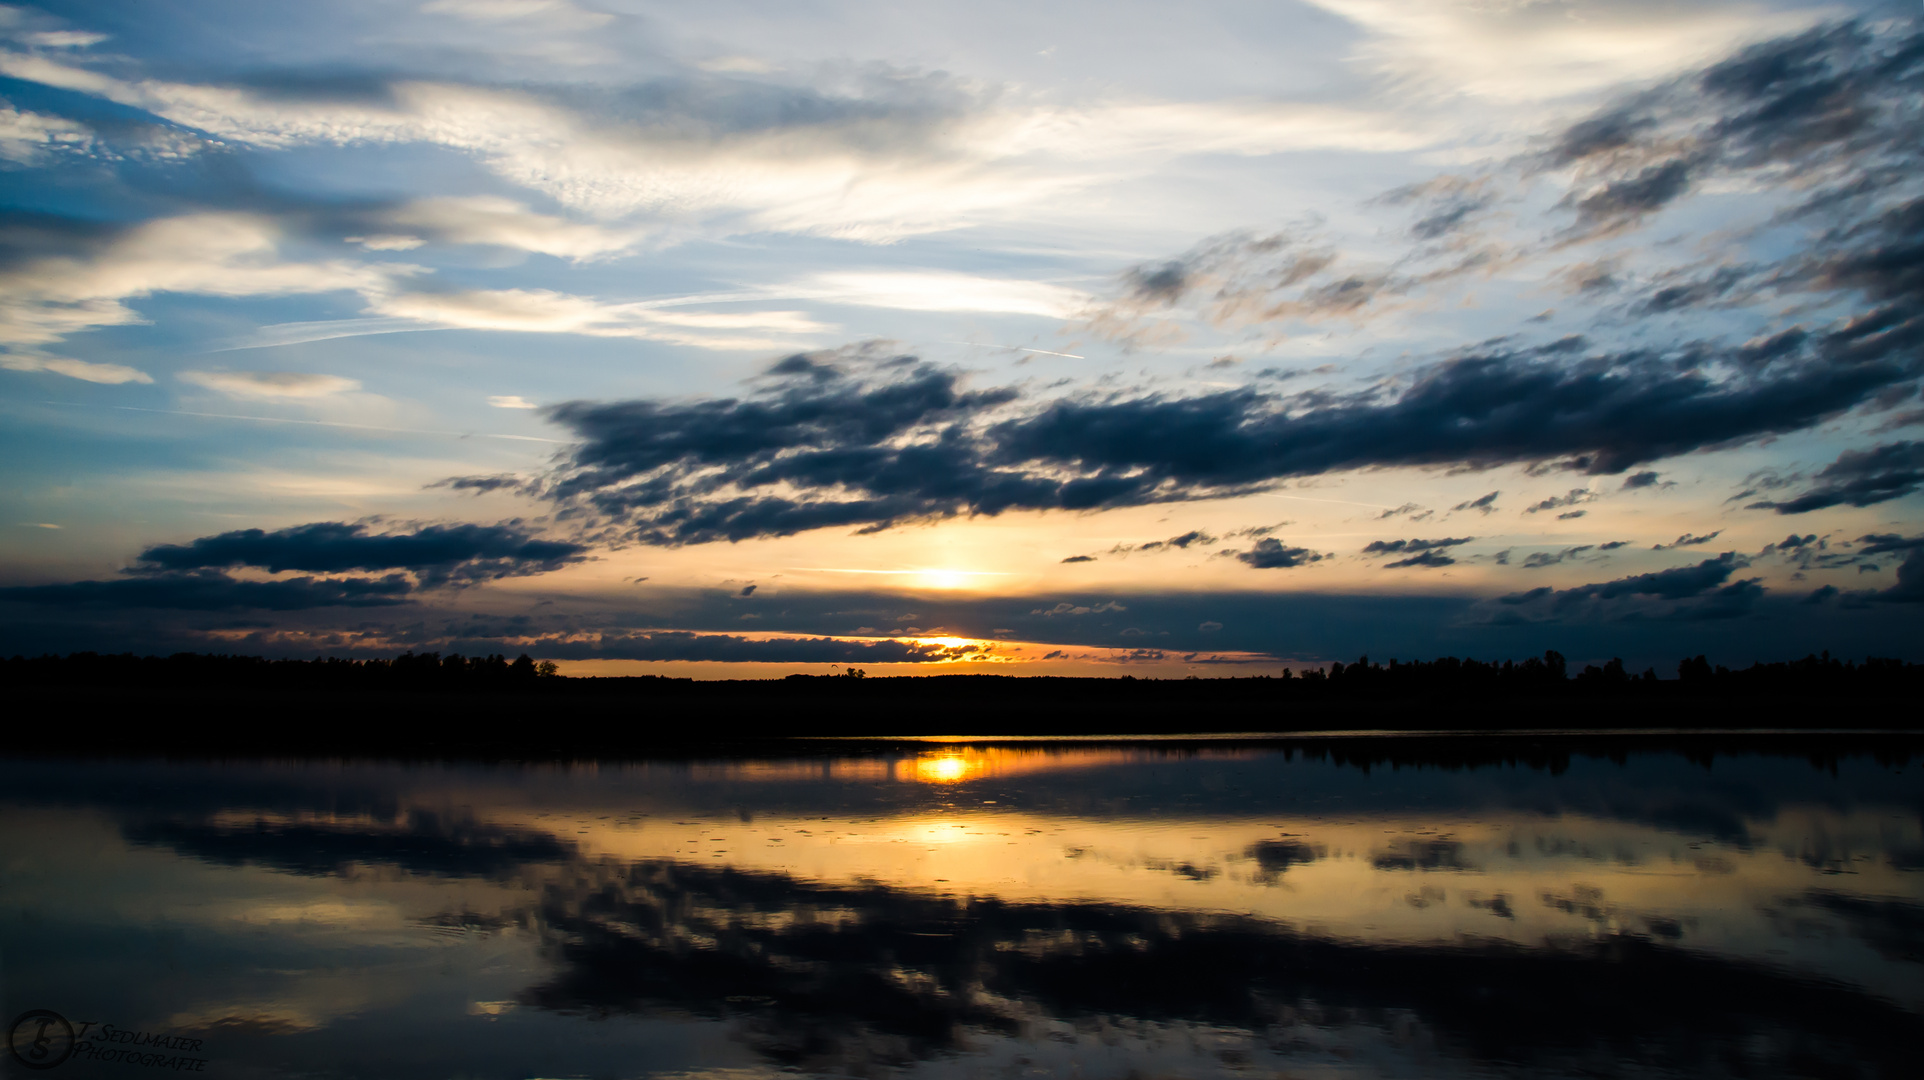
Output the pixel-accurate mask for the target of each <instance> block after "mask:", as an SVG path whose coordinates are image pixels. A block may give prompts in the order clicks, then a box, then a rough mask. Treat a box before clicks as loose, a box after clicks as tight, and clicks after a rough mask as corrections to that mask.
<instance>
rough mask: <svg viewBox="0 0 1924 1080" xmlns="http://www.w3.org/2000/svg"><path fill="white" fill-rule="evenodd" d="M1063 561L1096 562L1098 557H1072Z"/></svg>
mask: <svg viewBox="0 0 1924 1080" xmlns="http://www.w3.org/2000/svg"><path fill="white" fill-rule="evenodd" d="M1062 561H1063V562H1065V563H1080V562H1095V561H1096V557H1095V556H1094V555H1071V556H1069V557H1068V558H1066V559H1064V560H1062Z"/></svg>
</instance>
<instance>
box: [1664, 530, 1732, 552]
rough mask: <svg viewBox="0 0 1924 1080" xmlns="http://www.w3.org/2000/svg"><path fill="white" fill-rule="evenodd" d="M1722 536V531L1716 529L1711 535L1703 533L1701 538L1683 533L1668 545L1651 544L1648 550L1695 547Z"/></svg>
mask: <svg viewBox="0 0 1924 1080" xmlns="http://www.w3.org/2000/svg"><path fill="white" fill-rule="evenodd" d="M1723 534H1724V531H1723V530H1722V529H1718V530H1717V531H1716V532H1713V533H1705V534H1704V535H1702V536H1698V535H1696V534H1694V533H1685V534H1683V535H1682V536H1679V537H1677V538H1676V539H1675V540H1672V541H1671V542H1670V543H1668V544H1652V545H1650V550H1652V551H1665V550H1668V549H1670V548H1681V547H1696V546H1697V545H1699V544H1708V543H1710V542H1711V541H1712V540H1715V539H1717V538H1718V537H1719V536H1722V535H1723Z"/></svg>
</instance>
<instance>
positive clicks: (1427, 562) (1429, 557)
mask: <svg viewBox="0 0 1924 1080" xmlns="http://www.w3.org/2000/svg"><path fill="white" fill-rule="evenodd" d="M1455 565H1456V560H1455V559H1453V558H1451V557H1450V556H1448V555H1445V554H1443V553H1442V552H1440V551H1424V552H1419V553H1417V554H1415V555H1412V556H1410V557H1409V558H1407V559H1398V560H1396V561H1395V562H1388V563H1384V564H1383V569H1385V570H1395V569H1398V568H1399V567H1406V566H1408V567H1425V568H1440V567H1444V566H1455Z"/></svg>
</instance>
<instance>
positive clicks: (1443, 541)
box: [1363, 536, 1476, 555]
mask: <svg viewBox="0 0 1924 1080" xmlns="http://www.w3.org/2000/svg"><path fill="white" fill-rule="evenodd" d="M1474 539H1476V537H1474V536H1458V537H1443V538H1440V539H1436V540H1372V541H1370V542H1369V543H1368V544H1365V545H1364V546H1363V554H1365V555H1399V554H1403V553H1406V552H1417V551H1435V550H1438V549H1441V548H1451V547H1457V546H1459V545H1462V544H1467V543H1469V542H1470V541H1472V540H1474Z"/></svg>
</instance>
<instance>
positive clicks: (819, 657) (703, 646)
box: [539, 630, 992, 664]
mask: <svg viewBox="0 0 1924 1080" xmlns="http://www.w3.org/2000/svg"><path fill="white" fill-rule="evenodd" d="M990 648H992V646H981V645H976V644H968V645H942V644H939V643H936V642H928V643H923V642H916V641H844V640H841V639H837V638H825V637H823V638H797V637H765V638H751V637H742V636H739V635H735V634H697V633H691V632H688V631H681V630H658V631H653V632H649V633H638V634H636V633H630V634H615V633H605V634H601V635H599V636H597V637H593V638H589V639H573V640H557V641H544V642H542V643H541V644H540V646H539V652H540V655H542V656H546V657H551V658H553V659H557V660H682V661H699V662H714V663H784V664H832V663H833V664H850V663H854V664H927V663H934V662H937V661H941V660H960V659H964V658H967V657H969V656H974V655H980V654H982V653H984V652H986V651H988V650H989V649H990Z"/></svg>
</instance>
